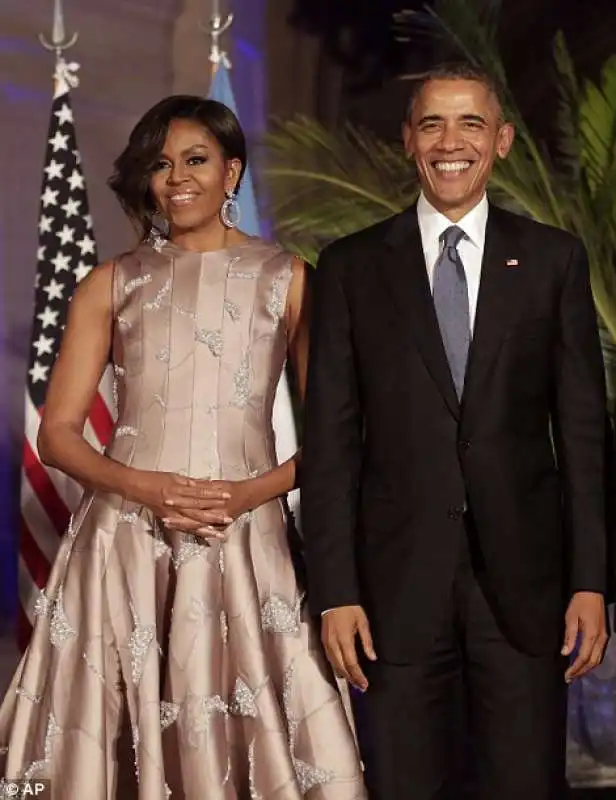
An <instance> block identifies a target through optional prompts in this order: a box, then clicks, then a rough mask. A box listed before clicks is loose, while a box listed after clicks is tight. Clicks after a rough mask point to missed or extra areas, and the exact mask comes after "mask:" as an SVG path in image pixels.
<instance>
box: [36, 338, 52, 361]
mask: <svg viewBox="0 0 616 800" xmlns="http://www.w3.org/2000/svg"><path fill="white" fill-rule="evenodd" d="M52 346H53V339H50V338H48V337H47V336H43V334H42V333H41V335H40V336H39V338H38V339H37V340H36V342H33V347H35V348H36V354H37V355H38V357H39V358H40V357H41V356H43V355H45V354H47V353H48V354H49V355H50V356H51V355H53V350H52Z"/></svg>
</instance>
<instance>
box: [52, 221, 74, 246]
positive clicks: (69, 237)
mask: <svg viewBox="0 0 616 800" xmlns="http://www.w3.org/2000/svg"><path fill="white" fill-rule="evenodd" d="M56 236H57V237H58V239H59V240H60V242H61V243H62V246H63V247H64V245H65V244H68V243H69V242H72V241H74V237H75V228H69V226H68V225H65V226H64V227H63V228H62V230H61V231H56Z"/></svg>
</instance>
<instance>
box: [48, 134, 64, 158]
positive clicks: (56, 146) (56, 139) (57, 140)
mask: <svg viewBox="0 0 616 800" xmlns="http://www.w3.org/2000/svg"><path fill="white" fill-rule="evenodd" d="M67 142H68V134H67V133H60V131H56V135H55V136H53V137H52V138H51V139H50V140H49V144H50V145H51V146H52V147H53V151H54V153H57V152H58V150H68V144H67Z"/></svg>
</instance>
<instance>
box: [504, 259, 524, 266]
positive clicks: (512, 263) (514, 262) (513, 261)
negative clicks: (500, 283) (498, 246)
mask: <svg viewBox="0 0 616 800" xmlns="http://www.w3.org/2000/svg"><path fill="white" fill-rule="evenodd" d="M505 264H506V265H507V266H508V267H519V266H520V262H519V261H518V259H517V258H508V259H507V261H506V262H505Z"/></svg>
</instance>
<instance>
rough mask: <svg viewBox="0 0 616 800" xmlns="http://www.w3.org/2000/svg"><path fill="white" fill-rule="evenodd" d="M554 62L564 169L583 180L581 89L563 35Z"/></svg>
mask: <svg viewBox="0 0 616 800" xmlns="http://www.w3.org/2000/svg"><path fill="white" fill-rule="evenodd" d="M553 52H554V62H555V64H556V69H557V72H558V76H559V80H558V82H557V87H556V88H557V90H558V99H559V102H558V111H557V118H556V127H557V129H558V133H559V143H558V146H559V150H560V155H561V161H562V164H563V166H565V168H566V169H567V170H568V171H569V172H570V173H571V174H572V175H573V177H574V178H579V177H580V170H581V163H580V146H581V145H580V115H579V108H580V87H579V83H578V79H577V74H576V71H575V66H574V64H573V60H572V58H571V55H570V53H569V49H568V48H567V43H566V41H565V37H564V34H563V32H562V31H558V33H557V34H556V36H555V38H554V48H553Z"/></svg>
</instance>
